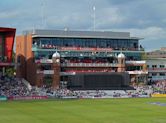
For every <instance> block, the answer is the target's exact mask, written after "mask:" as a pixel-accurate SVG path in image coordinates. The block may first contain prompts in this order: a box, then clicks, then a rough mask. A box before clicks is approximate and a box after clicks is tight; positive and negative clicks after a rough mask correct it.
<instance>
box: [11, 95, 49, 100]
mask: <svg viewBox="0 0 166 123" xmlns="http://www.w3.org/2000/svg"><path fill="white" fill-rule="evenodd" d="M39 99H48V96H16V97H14V96H13V97H9V100H39Z"/></svg>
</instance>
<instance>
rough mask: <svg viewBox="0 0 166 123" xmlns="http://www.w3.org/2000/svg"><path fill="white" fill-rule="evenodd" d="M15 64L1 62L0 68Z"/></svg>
mask: <svg viewBox="0 0 166 123" xmlns="http://www.w3.org/2000/svg"><path fill="white" fill-rule="evenodd" d="M14 65H15V64H14V63H3V62H0V66H14Z"/></svg>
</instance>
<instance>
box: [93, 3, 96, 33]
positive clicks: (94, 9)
mask: <svg viewBox="0 0 166 123" xmlns="http://www.w3.org/2000/svg"><path fill="white" fill-rule="evenodd" d="M93 14H94V15H93V17H94V18H93V19H94V20H93V31H95V24H96V7H95V6H93Z"/></svg>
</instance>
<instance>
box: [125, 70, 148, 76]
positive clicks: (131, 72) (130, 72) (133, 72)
mask: <svg viewBox="0 0 166 123" xmlns="http://www.w3.org/2000/svg"><path fill="white" fill-rule="evenodd" d="M127 72H128V73H129V74H138V75H140V74H148V71H142V70H136V71H127Z"/></svg>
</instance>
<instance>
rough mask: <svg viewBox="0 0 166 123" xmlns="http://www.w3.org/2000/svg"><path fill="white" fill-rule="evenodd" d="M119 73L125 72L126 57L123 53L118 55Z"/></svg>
mask: <svg viewBox="0 0 166 123" xmlns="http://www.w3.org/2000/svg"><path fill="white" fill-rule="evenodd" d="M118 72H125V55H124V54H123V53H120V54H119V55H118Z"/></svg>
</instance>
